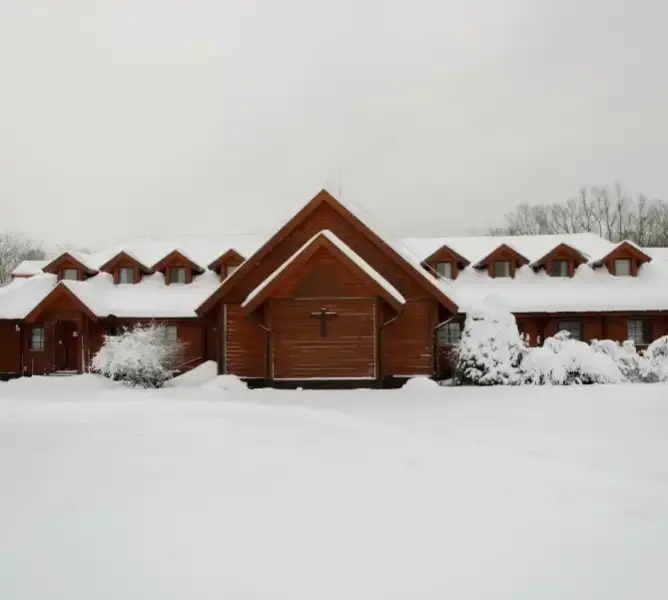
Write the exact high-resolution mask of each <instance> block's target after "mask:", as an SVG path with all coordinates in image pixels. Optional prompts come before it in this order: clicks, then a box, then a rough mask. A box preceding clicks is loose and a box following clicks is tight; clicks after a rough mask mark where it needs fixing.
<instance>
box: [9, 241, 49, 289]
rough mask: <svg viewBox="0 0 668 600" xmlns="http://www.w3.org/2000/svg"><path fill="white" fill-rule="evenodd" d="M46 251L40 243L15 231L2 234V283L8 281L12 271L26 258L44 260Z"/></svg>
mask: <svg viewBox="0 0 668 600" xmlns="http://www.w3.org/2000/svg"><path fill="white" fill-rule="evenodd" d="M44 258H46V253H45V252H44V250H43V249H42V247H41V246H40V245H39V244H36V243H35V242H33V241H32V240H29V239H27V238H23V237H21V236H19V235H16V234H13V233H4V234H0V285H2V284H5V283H7V282H8V281H9V280H10V279H11V276H12V271H13V270H14V269H15V268H16V267H17V266H18V264H19V263H20V262H22V261H24V260H43V259H44Z"/></svg>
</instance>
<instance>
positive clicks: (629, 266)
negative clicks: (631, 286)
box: [614, 258, 633, 277]
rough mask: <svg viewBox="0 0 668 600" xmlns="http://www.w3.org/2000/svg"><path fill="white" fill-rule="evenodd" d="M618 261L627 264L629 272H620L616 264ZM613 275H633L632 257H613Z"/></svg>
mask: <svg viewBox="0 0 668 600" xmlns="http://www.w3.org/2000/svg"><path fill="white" fill-rule="evenodd" d="M620 263H624V264H627V265H628V269H629V272H628V273H620V272H619V269H618V268H617V266H618V265H619V264H620ZM614 265H615V275H616V276H617V277H633V259H632V258H615V262H614Z"/></svg>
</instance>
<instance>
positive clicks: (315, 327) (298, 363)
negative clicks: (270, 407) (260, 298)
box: [269, 299, 376, 379]
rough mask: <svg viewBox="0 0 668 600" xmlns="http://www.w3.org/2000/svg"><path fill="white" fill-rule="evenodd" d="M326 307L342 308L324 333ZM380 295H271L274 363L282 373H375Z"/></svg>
mask: <svg viewBox="0 0 668 600" xmlns="http://www.w3.org/2000/svg"><path fill="white" fill-rule="evenodd" d="M322 308H325V309H326V310H328V311H333V312H336V316H331V317H329V318H328V320H327V325H326V327H327V334H326V335H325V336H322V335H321V324H320V320H319V319H315V318H313V317H311V313H313V312H318V311H320V310H321V309H322ZM375 312H376V301H375V300H374V299H367V300H343V299H334V300H271V301H270V307H269V323H270V326H271V329H272V346H271V350H272V365H273V366H272V369H273V376H274V378H276V379H310V378H350V379H355V378H374V377H375V376H376V315H375Z"/></svg>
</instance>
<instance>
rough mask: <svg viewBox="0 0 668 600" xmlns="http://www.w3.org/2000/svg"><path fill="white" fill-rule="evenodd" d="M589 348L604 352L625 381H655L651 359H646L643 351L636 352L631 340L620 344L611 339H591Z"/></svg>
mask: <svg viewBox="0 0 668 600" xmlns="http://www.w3.org/2000/svg"><path fill="white" fill-rule="evenodd" d="M591 348H592V350H593V351H594V352H597V353H600V354H605V355H606V356H609V357H610V358H611V359H612V360H614V361H615V364H616V365H617V367H618V368H619V370H620V371H621V373H622V375H623V376H624V379H626V381H630V382H634V383H636V382H641V381H645V382H654V381H656V378H655V376H654V373H653V372H652V371H653V369H652V364H651V361H649V360H648V359H647V357H646V356H645V353H643V352H640V353H639V352H637V350H636V347H635V344H634V343H633V341H632V340H626V341H625V342H622V343H621V344H620V343H619V342H615V341H613V340H592V342H591Z"/></svg>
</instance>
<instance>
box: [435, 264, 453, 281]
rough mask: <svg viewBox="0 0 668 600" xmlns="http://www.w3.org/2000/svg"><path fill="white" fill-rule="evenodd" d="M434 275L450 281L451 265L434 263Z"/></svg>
mask: <svg viewBox="0 0 668 600" xmlns="http://www.w3.org/2000/svg"><path fill="white" fill-rule="evenodd" d="M436 273H437V274H438V275H439V277H443V278H445V279H452V263H451V262H439V263H436Z"/></svg>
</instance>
